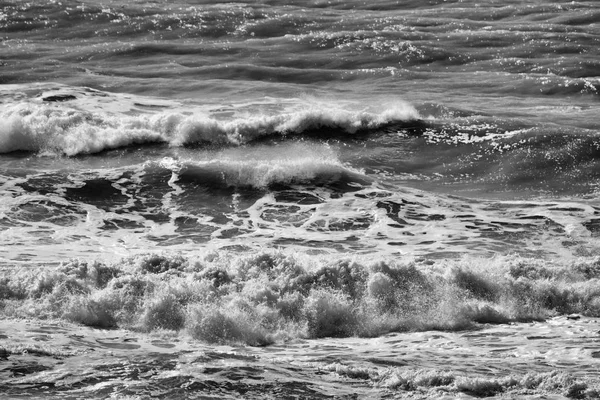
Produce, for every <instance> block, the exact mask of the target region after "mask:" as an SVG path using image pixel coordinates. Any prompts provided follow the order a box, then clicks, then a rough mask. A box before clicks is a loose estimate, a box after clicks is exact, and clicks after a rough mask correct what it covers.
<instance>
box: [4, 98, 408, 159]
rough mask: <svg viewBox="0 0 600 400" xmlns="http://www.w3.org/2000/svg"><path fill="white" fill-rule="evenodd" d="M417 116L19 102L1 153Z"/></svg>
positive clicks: (326, 127)
mask: <svg viewBox="0 0 600 400" xmlns="http://www.w3.org/2000/svg"><path fill="white" fill-rule="evenodd" d="M416 119H419V114H418V112H417V111H416V110H415V109H414V108H413V107H412V106H410V105H408V104H406V103H397V104H394V105H391V106H388V107H384V108H381V109H380V110H379V111H368V110H362V111H354V110H350V109H347V108H344V107H342V106H338V105H335V104H326V103H312V104H308V105H306V104H305V105H303V106H301V107H297V108H296V109H288V110H283V111H281V112H277V113H275V114H273V113H265V112H255V113H253V114H252V113H251V111H245V112H244V113H243V114H239V115H234V116H232V117H228V118H223V117H222V116H219V115H214V114H210V113H209V112H205V111H195V112H193V113H192V114H191V115H188V113H183V112H179V111H173V112H169V111H164V112H162V113H159V114H140V115H133V116H132V115H126V114H113V113H101V112H92V111H87V110H81V109H78V108H71V107H66V106H63V105H60V106H59V105H54V104H53V105H44V104H35V103H32V102H28V103H18V104H14V105H12V106H9V107H6V108H4V109H3V110H1V111H0V121H2V122H0V153H9V152H13V151H31V152H39V153H46V154H57V155H62V154H64V155H67V156H75V155H79V154H92V153H98V152H101V151H104V150H109V149H115V148H120V147H125V146H129V145H133V144H146V143H165V144H168V145H170V146H186V145H194V144H212V145H241V144H245V143H249V142H252V141H254V140H257V139H260V138H264V137H269V136H274V135H284V136H285V135H302V134H305V133H310V132H312V133H314V132H315V131H318V132H317V135H319V136H323V137H327V135H332V134H339V133H340V132H342V133H343V134H355V133H356V132H358V131H368V130H372V129H377V128H379V127H382V126H385V125H387V124H392V123H396V122H399V121H407V120H416Z"/></svg>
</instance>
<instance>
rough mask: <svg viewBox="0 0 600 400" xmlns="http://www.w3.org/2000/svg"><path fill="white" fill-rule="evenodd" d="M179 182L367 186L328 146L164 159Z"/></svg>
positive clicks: (297, 145)
mask: <svg viewBox="0 0 600 400" xmlns="http://www.w3.org/2000/svg"><path fill="white" fill-rule="evenodd" d="M160 164H161V166H167V165H170V168H171V169H173V170H174V171H177V172H176V174H177V177H178V181H180V182H182V181H184V182H195V183H198V184H201V185H203V186H207V185H209V186H216V187H220V188H221V187H252V188H257V189H261V188H266V187H269V186H272V185H291V184H298V183H303V184H312V185H336V186H338V187H339V186H347V185H356V184H359V185H361V184H368V183H369V179H368V178H367V177H366V176H364V175H363V174H361V173H360V172H359V171H354V170H352V169H350V168H349V167H347V166H344V165H342V163H341V162H340V161H339V160H338V157H337V155H336V154H335V153H334V151H333V150H332V149H330V148H329V147H327V146H318V145H316V144H310V143H290V144H286V145H283V146H282V145H279V146H274V147H271V146H264V147H263V146H259V147H255V148H252V149H248V148H244V149H237V148H234V149H228V150H225V151H222V152H220V153H218V154H211V155H210V159H208V160H204V161H198V160H194V161H192V160H187V161H184V162H177V161H175V160H169V159H165V160H163V161H162V162H161V163H160Z"/></svg>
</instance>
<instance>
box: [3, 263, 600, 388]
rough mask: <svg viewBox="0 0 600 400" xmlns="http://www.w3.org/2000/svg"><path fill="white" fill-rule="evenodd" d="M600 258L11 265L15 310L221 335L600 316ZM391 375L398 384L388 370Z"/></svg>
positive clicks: (256, 337)
mask: <svg viewBox="0 0 600 400" xmlns="http://www.w3.org/2000/svg"><path fill="white" fill-rule="evenodd" d="M599 265H600V260H599V259H598V258H588V259H581V260H578V261H576V262H571V263H564V264H550V263H542V262H540V261H539V260H534V259H523V258H519V257H504V258H498V259H496V260H485V259H475V258H473V259H465V260H462V261H453V262H452V261H437V262H435V261H430V260H426V259H416V260H407V261H401V260H396V259H386V258H380V259H377V258H374V257H372V256H371V257H368V258H367V257H357V256H353V257H352V258H344V257H342V258H340V257H331V256H327V257H326V256H308V255H307V254H306V253H295V252H283V251H257V252H245V253H243V254H237V253H231V252H227V251H219V252H205V253H200V254H196V255H195V256H193V257H183V256H181V255H176V254H175V255H167V254H146V255H139V256H136V257H131V258H127V259H124V260H121V261H119V262H116V263H114V264H103V263H100V262H95V261H92V262H85V261H71V262H68V263H66V264H64V265H62V266H61V267H60V268H57V269H45V268H30V269H14V268H12V269H5V270H4V271H3V278H2V288H3V289H2V298H3V301H4V307H3V309H2V315H3V317H17V316H18V317H23V316H26V317H32V318H38V319H40V318H41V319H44V318H64V319H67V320H70V321H74V322H78V323H82V324H84V325H89V326H99V327H115V326H118V327H125V328H129V329H134V330H142V331H152V330H156V329H167V330H176V331H178V330H186V331H187V332H188V333H189V334H190V335H191V336H192V337H194V338H196V339H198V340H201V341H204V342H209V343H239V342H241V343H246V344H251V345H260V344H268V343H273V342H276V341H279V340H282V339H285V338H288V339H289V338H299V337H307V338H319V337H332V336H334V337H347V336H367V337H372V336H380V335H382V334H385V333H388V332H394V331H415V330H416V331H420V330H430V329H442V330H456V329H465V328H469V327H472V326H473V325H474V324H477V323H506V322H510V321H531V320H540V319H544V318H547V317H550V316H555V315H569V314H573V313H578V314H583V315H587V316H593V317H598V316H600V291H599V290H598V288H597V286H598V279H599V278H600V267H599ZM388 385H392V384H391V383H389V382H388Z"/></svg>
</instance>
